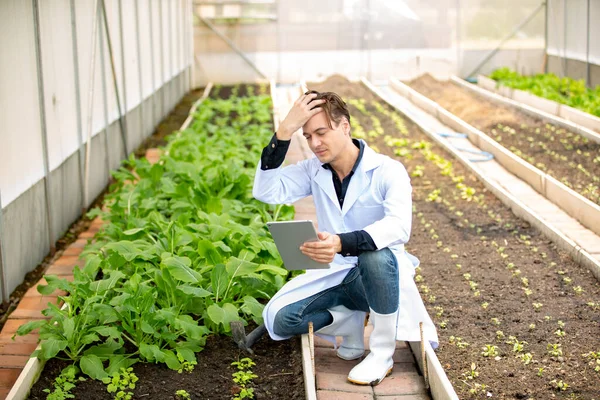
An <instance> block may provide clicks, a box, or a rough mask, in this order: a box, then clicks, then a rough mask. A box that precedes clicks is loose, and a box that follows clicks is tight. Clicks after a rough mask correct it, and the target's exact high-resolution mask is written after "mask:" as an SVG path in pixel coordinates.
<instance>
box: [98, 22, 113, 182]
mask: <svg viewBox="0 0 600 400" xmlns="http://www.w3.org/2000/svg"><path fill="white" fill-rule="evenodd" d="M98 24H100V25H102V24H103V22H102V15H101V14H100V13H98ZM100 30H101V31H102V28H100ZM98 40H99V42H98V46H100V72H101V74H102V103H103V111H104V149H105V153H106V154H105V155H104V163H105V164H106V173H107V176H108V179H110V146H109V144H108V126H109V120H108V90H107V87H106V54H105V52H104V35H102V34H100V35H99V37H98Z"/></svg>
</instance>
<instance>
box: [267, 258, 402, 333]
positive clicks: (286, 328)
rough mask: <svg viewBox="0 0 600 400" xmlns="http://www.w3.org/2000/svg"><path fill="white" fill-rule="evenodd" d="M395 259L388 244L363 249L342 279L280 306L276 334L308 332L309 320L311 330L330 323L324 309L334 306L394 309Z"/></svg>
mask: <svg viewBox="0 0 600 400" xmlns="http://www.w3.org/2000/svg"><path fill="white" fill-rule="evenodd" d="M399 296H400V288H399V286H398V261H397V260H396V256H394V253H392V251H391V250H390V249H388V248H384V249H381V250H378V251H368V252H364V253H362V254H361V255H359V256H358V264H357V266H356V267H354V268H352V269H351V270H350V271H349V272H348V275H346V277H345V278H344V280H343V281H342V283H340V284H339V285H337V286H334V287H331V288H329V289H325V290H323V291H322V292H319V293H316V294H314V295H312V296H310V297H307V298H306V299H302V300H299V301H297V302H295V303H292V304H288V305H287V306H285V307H283V308H282V309H281V310H279V312H278V313H277V315H276V316H275V321H274V323H273V331H274V332H275V333H276V334H277V335H279V336H294V335H300V334H303V333H307V332H308V322H309V321H312V323H313V328H314V330H315V331H317V330H319V329H321V328H323V327H325V326H327V325H330V324H331V323H332V322H333V317H332V316H331V314H330V313H329V311H327V309H329V308H333V307H335V306H339V305H342V306H345V307H346V308H348V309H350V310H358V311H365V312H368V311H369V308H370V309H372V310H373V311H375V312H376V313H378V314H391V313H393V312H395V311H396V310H397V309H398V304H399V300H400V298H399Z"/></svg>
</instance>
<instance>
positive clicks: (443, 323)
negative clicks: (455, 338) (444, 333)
mask: <svg viewBox="0 0 600 400" xmlns="http://www.w3.org/2000/svg"><path fill="white" fill-rule="evenodd" d="M447 327H448V320H443V321H442V322H440V328H442V329H446V328H447Z"/></svg>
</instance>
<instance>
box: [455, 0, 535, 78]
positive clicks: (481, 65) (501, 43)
mask: <svg viewBox="0 0 600 400" xmlns="http://www.w3.org/2000/svg"><path fill="white" fill-rule="evenodd" d="M544 7H547V5H546V0H544V1H542V2H541V3H540V5H539V6H538V7H537V8H536V9H535V10H534V11H533V12H532V13H531V14H529V15H528V16H527V17H526V18H525V19H524V20H523V21H521V23H519V25H517V26H516V27H515V29H513V30H512V32H511V33H509V34H508V35H506V36H505V37H504V38H503V39H502V40H501V41H500V43H498V46H496V47H495V48H494V49H493V50H492V51H490V52H489V53H488V54H487V55H486V56H485V57H484V58H483V60H481V61H480V62H479V64H477V66H476V67H475V68H474V69H473V71H471V73H470V74H468V75H467V76H466V78H470V77H472V76H474V75H475V74H476V73H477V72H479V70H480V69H481V67H483V66H484V65H485V64H486V63H487V62H488V61H489V60H490V59H491V58H492V57H494V56H495V55H496V53H498V52H499V51H500V48H501V47H502V46H503V45H504V43H506V42H508V41H509V40H510V39H511V38H512V37H513V36H515V35H516V34H517V32H519V31H520V30H521V29H522V28H523V27H524V26H525V25H527V24H528V23H529V22H531V20H532V19H533V18H534V17H535V16H536V15H537V13H538V12H540V10H541V9H542V8H544Z"/></svg>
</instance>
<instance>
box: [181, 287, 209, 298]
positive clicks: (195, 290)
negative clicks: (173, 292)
mask: <svg viewBox="0 0 600 400" xmlns="http://www.w3.org/2000/svg"><path fill="white" fill-rule="evenodd" d="M177 289H179V290H181V291H182V292H183V293H185V294H189V295H190V296H194V297H207V296H210V295H212V293H211V292H209V291H208V290H206V289H202V288H200V287H194V286H188V285H179V286H177Z"/></svg>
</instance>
